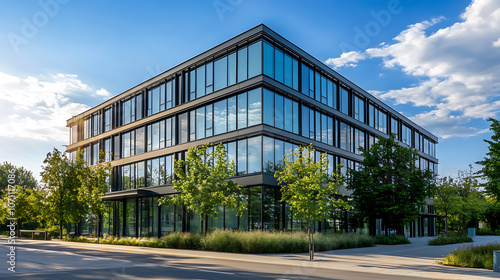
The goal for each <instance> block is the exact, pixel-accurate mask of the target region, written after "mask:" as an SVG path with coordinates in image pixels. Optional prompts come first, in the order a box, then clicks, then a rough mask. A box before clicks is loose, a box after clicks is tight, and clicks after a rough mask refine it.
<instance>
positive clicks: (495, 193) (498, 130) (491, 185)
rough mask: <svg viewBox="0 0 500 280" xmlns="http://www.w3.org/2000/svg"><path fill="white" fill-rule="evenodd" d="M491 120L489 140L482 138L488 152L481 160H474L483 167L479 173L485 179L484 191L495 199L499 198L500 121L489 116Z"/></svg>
mask: <svg viewBox="0 0 500 280" xmlns="http://www.w3.org/2000/svg"><path fill="white" fill-rule="evenodd" d="M488 121H490V122H491V125H490V130H491V131H492V132H493V135H492V136H491V140H486V139H485V140H484V142H486V143H488V145H489V147H488V152H487V153H486V156H485V157H484V159H483V160H482V161H478V162H476V163H477V164H479V165H482V166H483V168H482V169H481V170H479V173H480V174H481V175H482V176H483V177H484V178H485V179H487V182H486V183H485V185H484V187H485V189H486V192H487V193H488V194H489V195H491V196H492V197H494V198H495V199H496V200H497V201H498V200H499V199H500V122H499V121H498V120H495V119H492V118H489V119H488Z"/></svg>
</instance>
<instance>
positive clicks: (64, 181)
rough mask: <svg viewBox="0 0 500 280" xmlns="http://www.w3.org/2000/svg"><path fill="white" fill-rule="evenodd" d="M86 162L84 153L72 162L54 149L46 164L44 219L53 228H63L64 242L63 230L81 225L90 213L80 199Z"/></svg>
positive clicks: (44, 173)
mask: <svg viewBox="0 0 500 280" xmlns="http://www.w3.org/2000/svg"><path fill="white" fill-rule="evenodd" d="M84 166H85V160H84V159H83V152H82V151H81V150H80V151H79V153H78V156H77V159H76V160H74V161H71V160H69V159H68V158H67V157H66V156H65V155H64V154H63V153H61V152H60V151H59V150H57V149H56V148H54V150H53V151H52V153H48V154H47V157H46V158H45V160H44V161H43V166H42V169H43V170H42V172H41V173H40V175H41V177H42V182H43V183H44V187H43V188H42V190H41V191H42V192H43V195H44V197H45V198H44V207H43V209H44V213H43V215H44V217H45V219H46V220H47V222H49V223H50V224H53V225H58V226H59V237H60V238H62V233H63V226H64V225H65V224H66V223H78V222H80V221H81V220H82V219H83V217H84V215H85V214H86V213H87V210H88V209H87V208H86V207H85V206H84V203H82V201H81V200H80V199H79V193H80V192H81V186H82V183H81V180H80V179H79V177H80V176H82V175H83V174H82V172H83V170H84Z"/></svg>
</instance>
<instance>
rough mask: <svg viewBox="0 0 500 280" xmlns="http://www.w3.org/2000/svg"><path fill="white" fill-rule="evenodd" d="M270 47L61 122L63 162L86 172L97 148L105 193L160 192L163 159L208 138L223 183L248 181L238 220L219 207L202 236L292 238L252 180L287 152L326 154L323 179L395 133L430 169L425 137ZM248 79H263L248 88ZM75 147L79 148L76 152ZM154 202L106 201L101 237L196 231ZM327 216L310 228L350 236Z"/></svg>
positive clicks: (288, 216) (220, 60)
mask: <svg viewBox="0 0 500 280" xmlns="http://www.w3.org/2000/svg"><path fill="white" fill-rule="evenodd" d="M274 39H276V38H274ZM274 39H273V36H269V37H268V36H263V37H260V38H257V37H253V38H251V39H250V41H241V42H239V43H237V44H234V45H232V46H231V47H230V48H229V47H228V48H225V49H224V50H223V51H217V52H215V53H212V54H211V55H209V56H205V55H202V56H203V58H200V59H199V60H198V61H192V63H191V62H190V63H189V65H185V66H182V67H183V68H182V69H179V70H175V71H173V72H170V73H168V75H166V74H165V76H163V77H162V78H161V79H157V80H155V81H154V83H151V84H149V85H145V86H144V87H142V89H140V90H138V91H137V92H130V93H127V94H123V96H121V97H120V99H118V100H116V101H113V102H112V103H111V104H105V105H104V106H103V107H99V109H96V110H95V111H93V112H91V113H90V114H88V115H85V116H82V117H81V118H80V119H78V120H76V121H75V120H72V122H71V123H68V126H69V127H70V141H69V142H70V144H71V146H72V147H71V148H70V149H71V150H69V151H68V152H69V153H70V154H71V157H72V158H74V157H75V156H76V148H75V147H76V146H78V147H81V148H83V150H84V157H85V159H86V160H87V162H88V163H89V164H96V163H97V162H98V160H99V150H100V149H102V150H103V151H104V152H105V153H106V157H105V160H106V161H112V160H118V159H120V162H119V165H118V166H115V167H114V170H113V180H112V182H110V188H109V191H111V192H114V191H124V192H125V193H133V190H136V189H142V188H151V190H157V189H158V190H160V189H161V190H163V189H165V188H164V187H161V188H157V187H159V186H165V185H171V184H172V180H173V176H174V171H173V166H174V161H175V160H174V159H183V158H185V154H186V149H187V148H188V147H191V146H193V145H202V144H204V143H207V142H211V141H215V140H212V139H217V141H220V142H222V143H223V144H224V146H225V147H226V151H227V152H228V160H230V161H234V163H235V165H236V170H235V171H236V174H235V176H248V178H249V179H248V180H250V182H253V183H251V184H249V185H248V186H246V187H245V188H243V189H242V191H241V193H240V195H241V196H242V198H244V201H245V202H244V203H245V211H244V214H243V216H241V217H237V216H236V215H235V210H234V209H229V208H224V207H222V206H219V207H217V209H218V211H219V215H218V216H217V217H209V220H208V225H209V229H214V228H228V229H241V230H261V229H265V230H283V229H286V230H302V229H304V224H303V222H302V221H300V220H297V219H294V218H293V213H292V212H291V211H290V207H289V206H288V205H287V204H286V203H283V202H281V201H280V191H279V188H277V187H276V186H268V185H265V184H264V183H263V181H262V179H255V178H257V177H258V178H261V177H259V176H271V175H272V174H273V172H274V171H275V170H277V169H279V168H281V166H282V164H283V162H284V160H283V158H284V157H285V156H287V154H289V153H290V151H292V150H295V149H297V147H298V145H307V144H309V143H311V142H312V144H313V145H314V146H315V148H316V149H318V150H321V152H326V153H327V156H328V159H329V168H328V169H329V172H333V170H334V169H335V167H336V166H337V165H338V164H342V166H343V168H342V170H341V171H342V172H343V173H344V174H345V173H346V172H347V170H348V169H349V168H356V167H357V166H358V165H359V163H358V161H359V160H360V157H359V155H361V154H362V153H361V148H366V149H369V148H370V147H371V146H372V145H374V144H375V143H377V141H378V137H381V136H382V137H387V135H389V134H390V133H395V134H396V135H397V137H398V138H397V139H398V140H399V141H401V142H402V143H404V144H406V145H408V146H410V147H413V148H415V149H416V150H418V151H419V152H420V158H419V159H418V161H417V164H418V165H419V166H420V167H421V168H428V169H431V170H434V171H437V169H438V168H437V162H436V159H435V157H436V143H435V141H434V140H433V139H435V138H434V137H433V136H432V135H430V134H429V133H428V132H426V131H424V130H421V129H420V128H418V127H417V126H414V125H413V124H412V123H411V121H409V120H407V119H406V118H404V117H403V116H401V115H400V114H398V113H396V112H394V111H393V110H392V109H390V108H388V107H387V106H385V105H384V104H381V103H380V102H378V101H377V100H376V99H374V98H373V97H372V96H370V95H369V94H366V93H363V91H362V90H359V89H358V88H357V87H356V86H355V85H352V83H350V82H349V81H345V79H344V78H343V77H341V76H339V75H337V74H336V73H335V72H333V71H331V70H330V69H328V68H325V67H324V66H323V65H321V64H320V65H315V63H314V61H315V60H314V59H311V58H309V57H302V55H301V52H298V51H297V50H296V49H294V47H290V46H288V44H289V43H287V42H282V41H281V39H276V40H274ZM260 75H263V76H261V77H264V76H265V77H264V79H260V78H256V77H259V76H260ZM253 78H254V79H253ZM249 79H252V80H251V81H250V80H249ZM269 79H272V80H273V81H276V83H269V82H268V81H269ZM254 81H255V82H254ZM242 82H244V83H242ZM228 87H231V90H230V91H229V90H227V88H228ZM209 96H210V97H209ZM212 96H213V97H212ZM187 103H189V104H191V105H184V104H187ZM181 105H183V106H181ZM174 108H175V109H174ZM138 120H141V121H140V122H137V121H138ZM134 122H136V125H133V123H134ZM124 125H127V126H126V127H123V128H122V126H124ZM259 125H262V126H259ZM261 127H262V129H261ZM103 133H105V134H104V135H102V136H101V134H103ZM214 136H216V137H214ZM210 137H214V138H212V139H210ZM89 138H92V139H90V140H86V139H89ZM84 140H86V141H84ZM79 141H84V142H82V144H81V145H78V144H79ZM195 141H196V142H195ZM191 142H192V143H191ZM180 144H183V145H182V146H178V145H180ZM180 147H182V150H181V148H180ZM339 149H340V150H342V151H340V150H339ZM316 156H319V152H318V154H317V155H316ZM256 175H259V176H256ZM259 180H260V181H259ZM162 194H164V193H161V194H158V195H152V196H149V197H133V196H132V197H127V198H124V197H123V198H118V199H117V200H115V201H109V202H106V209H107V212H106V214H105V215H104V216H103V218H102V229H103V232H107V233H108V234H113V235H118V236H122V235H124V236H139V237H148V236H162V235H165V234H169V233H172V232H182V231H198V230H200V229H201V219H200V217H199V216H197V215H195V214H194V213H190V212H189V211H186V209H185V208H183V207H181V206H167V205H162V206H158V204H157V200H158V198H159V196H160V195H162ZM335 215H336V216H335V217H333V218H332V219H329V220H327V221H323V222H322V223H318V224H316V225H315V229H316V230H318V229H321V230H325V231H329V230H331V231H335V232H337V231H346V230H350V229H349V228H351V229H352V227H351V225H349V223H348V222H346V221H345V220H344V219H343V218H342V217H347V215H348V213H345V212H339V213H335ZM349 215H351V214H349Z"/></svg>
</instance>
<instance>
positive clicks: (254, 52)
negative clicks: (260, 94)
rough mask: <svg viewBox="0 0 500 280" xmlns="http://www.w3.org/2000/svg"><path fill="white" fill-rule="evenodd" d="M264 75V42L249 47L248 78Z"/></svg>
mask: <svg viewBox="0 0 500 280" xmlns="http://www.w3.org/2000/svg"><path fill="white" fill-rule="evenodd" d="M260 74H262V42H261V41H259V42H257V43H254V44H252V45H250V46H248V78H252V77H255V76H257V75H260Z"/></svg>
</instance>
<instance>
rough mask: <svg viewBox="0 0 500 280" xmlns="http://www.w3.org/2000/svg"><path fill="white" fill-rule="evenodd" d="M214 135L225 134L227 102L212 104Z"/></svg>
mask: <svg viewBox="0 0 500 280" xmlns="http://www.w3.org/2000/svg"><path fill="white" fill-rule="evenodd" d="M214 131H215V132H214V135H217V134H221V133H225V132H227V100H221V101H219V102H216V103H214Z"/></svg>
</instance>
